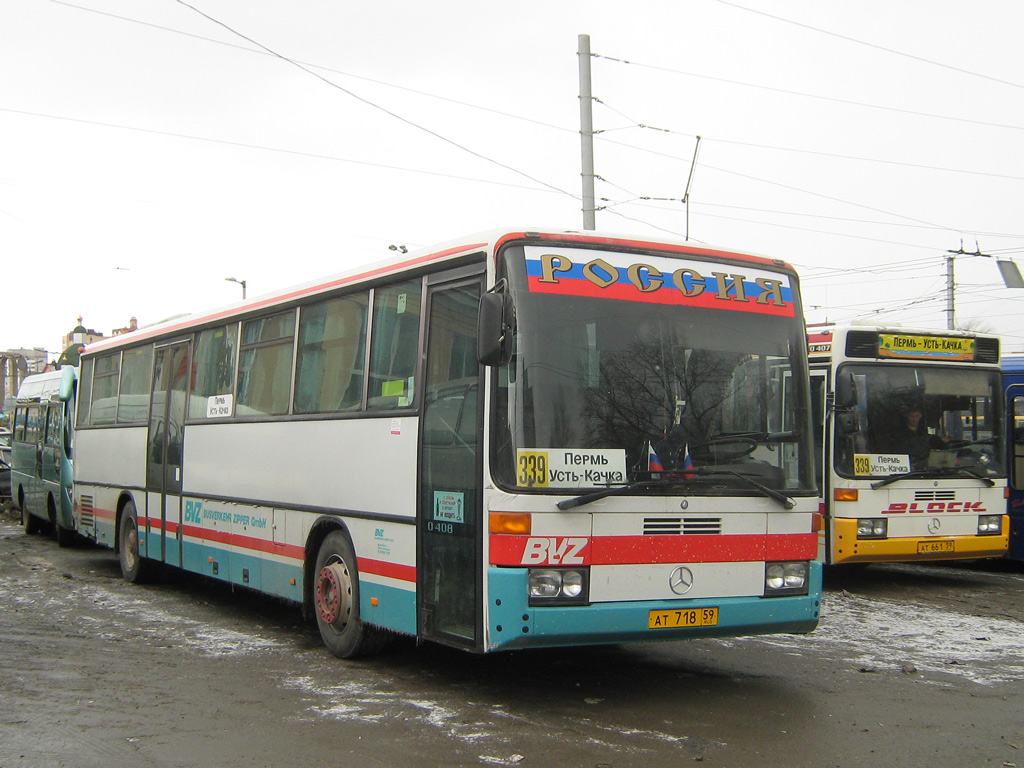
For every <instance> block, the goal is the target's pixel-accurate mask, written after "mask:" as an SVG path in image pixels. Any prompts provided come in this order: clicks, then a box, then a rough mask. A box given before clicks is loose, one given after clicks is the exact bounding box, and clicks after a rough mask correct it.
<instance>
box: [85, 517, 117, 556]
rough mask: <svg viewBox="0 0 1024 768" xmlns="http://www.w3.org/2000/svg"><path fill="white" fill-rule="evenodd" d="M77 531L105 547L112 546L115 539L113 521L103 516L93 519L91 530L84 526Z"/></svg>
mask: <svg viewBox="0 0 1024 768" xmlns="http://www.w3.org/2000/svg"><path fill="white" fill-rule="evenodd" d="M78 532H79V533H81V534H82V535H83V536H87V537H88V538H90V539H92V540H93V541H95V542H96V543H97V544H102V545H103V546H105V547H110V548H111V549H113V548H114V542H116V541H117V531H116V530H115V527H114V521H113V520H108V519H106V518H104V517H97V518H95V519H94V520H93V527H92V530H91V531H90V530H88V529H86V528H80V529H79V531H78Z"/></svg>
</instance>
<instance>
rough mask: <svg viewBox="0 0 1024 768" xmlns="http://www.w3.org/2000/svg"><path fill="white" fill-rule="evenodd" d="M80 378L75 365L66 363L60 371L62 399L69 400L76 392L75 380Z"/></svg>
mask: <svg viewBox="0 0 1024 768" xmlns="http://www.w3.org/2000/svg"><path fill="white" fill-rule="evenodd" d="M77 380H78V375H77V371H76V370H75V368H74V367H72V366H70V365H66V366H64V367H63V368H61V372H60V395H59V397H60V399H61V401H62V402H65V403H66V402H67V401H68V400H70V399H71V398H72V397H73V396H74V394H75V382H76V381H77Z"/></svg>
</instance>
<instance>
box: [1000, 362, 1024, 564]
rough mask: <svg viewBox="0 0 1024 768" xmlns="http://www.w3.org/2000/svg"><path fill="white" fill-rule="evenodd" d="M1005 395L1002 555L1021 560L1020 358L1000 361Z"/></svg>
mask: <svg viewBox="0 0 1024 768" xmlns="http://www.w3.org/2000/svg"><path fill="white" fill-rule="evenodd" d="M1002 369H1003V386H1004V387H1005V396H1006V417H1007V418H1006V421H1007V424H1006V436H1007V441H1006V456H1007V464H1008V466H1009V471H1010V498H1009V501H1008V502H1007V505H1006V511H1007V514H1008V515H1009V516H1010V547H1009V549H1008V550H1007V552H1006V556H1007V557H1008V558H1010V559H1012V560H1024V355H1011V356H1007V357H1004V358H1003V361H1002Z"/></svg>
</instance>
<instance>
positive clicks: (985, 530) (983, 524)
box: [978, 515, 1003, 536]
mask: <svg viewBox="0 0 1024 768" xmlns="http://www.w3.org/2000/svg"><path fill="white" fill-rule="evenodd" d="M1002 532H1003V516H1002V515H978V535H979V536H998V535H999V534H1000V533H1002Z"/></svg>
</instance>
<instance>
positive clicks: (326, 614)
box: [316, 563, 352, 630]
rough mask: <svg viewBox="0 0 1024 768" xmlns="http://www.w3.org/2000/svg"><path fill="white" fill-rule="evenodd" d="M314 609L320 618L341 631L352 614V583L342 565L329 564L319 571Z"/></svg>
mask: <svg viewBox="0 0 1024 768" xmlns="http://www.w3.org/2000/svg"><path fill="white" fill-rule="evenodd" d="M316 609H317V612H318V613H319V614H320V618H321V619H322V620H323V621H324V622H325V623H326V624H330V625H331V626H333V627H334V628H335V629H338V630H342V629H344V628H345V625H346V624H348V618H349V616H350V615H351V613H352V582H351V578H350V577H349V573H348V569H347V568H346V567H345V564H344V563H330V564H328V565H325V566H324V567H323V568H321V569H320V574H319V575H318V576H317V580H316Z"/></svg>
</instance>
